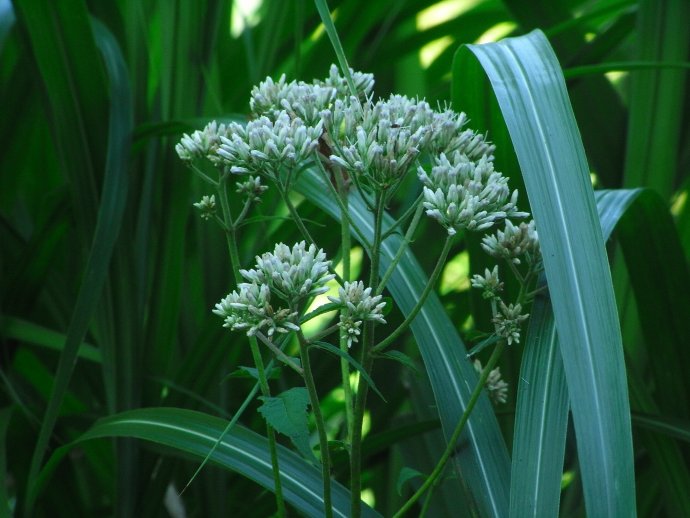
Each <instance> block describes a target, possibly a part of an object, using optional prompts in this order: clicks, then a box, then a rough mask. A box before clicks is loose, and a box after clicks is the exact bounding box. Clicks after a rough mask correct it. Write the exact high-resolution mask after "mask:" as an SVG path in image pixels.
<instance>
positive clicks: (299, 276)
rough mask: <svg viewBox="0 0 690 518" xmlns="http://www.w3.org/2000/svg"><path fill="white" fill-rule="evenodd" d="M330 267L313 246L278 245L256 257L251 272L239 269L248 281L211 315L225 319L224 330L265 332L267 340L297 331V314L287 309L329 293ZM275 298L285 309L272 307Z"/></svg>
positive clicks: (250, 333)
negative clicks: (275, 335) (276, 334)
mask: <svg viewBox="0 0 690 518" xmlns="http://www.w3.org/2000/svg"><path fill="white" fill-rule="evenodd" d="M330 264H331V262H330V261H326V254H325V253H324V252H323V250H317V249H316V247H315V246H314V245H311V246H309V248H307V247H306V244H305V242H304V241H302V242H301V243H297V244H296V245H294V246H293V247H292V249H290V247H288V246H287V245H285V244H283V243H279V244H277V245H276V247H275V250H274V251H273V252H272V253H271V252H267V253H265V254H263V255H262V256H257V258H256V265H255V268H254V269H251V270H240V274H241V275H242V276H243V277H244V278H245V279H246V280H247V281H249V282H245V283H240V284H239V285H238V286H237V290H235V291H233V292H232V293H230V294H229V295H228V296H226V297H225V298H224V299H223V300H221V301H220V302H219V303H218V304H216V307H215V309H214V310H213V312H214V313H215V314H216V315H220V316H221V317H223V318H224V319H225V323H224V324H223V325H224V327H229V328H230V329H232V330H234V331H237V330H246V331H247V335H249V336H252V335H254V334H256V333H257V332H258V331H263V330H264V329H265V330H266V332H267V335H268V336H269V337H271V336H273V334H274V333H276V332H277V333H287V332H290V331H299V329H300V328H299V325H298V324H297V318H298V314H297V312H296V311H294V310H293V309H290V308H296V306H297V305H298V304H299V302H300V301H301V300H303V299H304V298H306V297H309V296H313V295H318V294H320V293H324V292H325V291H327V290H328V288H327V287H326V286H325V284H326V283H327V282H328V281H330V280H331V279H333V277H334V275H332V274H329V273H328V268H329V266H330ZM274 295H275V296H276V297H278V298H279V299H282V302H283V303H284V304H285V305H287V306H288V307H287V308H285V307H274V305H273V304H272V303H271V297H272V296H274Z"/></svg>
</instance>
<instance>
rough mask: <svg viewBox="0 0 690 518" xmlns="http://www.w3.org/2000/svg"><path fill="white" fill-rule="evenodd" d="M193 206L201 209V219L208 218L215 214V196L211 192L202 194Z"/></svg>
mask: <svg viewBox="0 0 690 518" xmlns="http://www.w3.org/2000/svg"><path fill="white" fill-rule="evenodd" d="M194 206H195V207H196V208H197V209H199V210H200V211H201V219H206V220H209V219H211V218H212V217H213V216H214V215H215V214H216V197H215V196H214V195H213V194H212V195H211V196H202V197H201V201H199V202H198V203H195V204H194Z"/></svg>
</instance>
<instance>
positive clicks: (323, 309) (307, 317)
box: [299, 302, 341, 324]
mask: <svg viewBox="0 0 690 518" xmlns="http://www.w3.org/2000/svg"><path fill="white" fill-rule="evenodd" d="M340 307H341V304H340V303H335V302H331V303H329V304H323V305H322V306H319V307H318V308H316V309H315V310H314V311H310V312H309V313H307V314H306V315H304V316H303V317H302V318H300V319H299V323H300V324H304V323H305V322H309V321H310V320H311V319H312V318H315V317H318V316H319V315H323V314H324V313H328V312H330V311H336V310H337V309H340Z"/></svg>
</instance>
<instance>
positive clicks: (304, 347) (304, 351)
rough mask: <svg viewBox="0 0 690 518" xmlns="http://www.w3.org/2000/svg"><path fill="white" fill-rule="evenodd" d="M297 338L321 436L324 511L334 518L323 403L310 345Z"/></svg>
mask: <svg viewBox="0 0 690 518" xmlns="http://www.w3.org/2000/svg"><path fill="white" fill-rule="evenodd" d="M297 338H298V339H299V352H300V358H301V360H302V368H303V369H304V382H305V384H306V386H307V391H308V392H309V401H310V403H311V408H312V410H313V412H314V420H315V421H316V431H317V433H318V435H319V447H320V448H321V475H322V477H323V509H324V516H326V518H332V517H333V504H332V502H331V460H330V459H331V456H330V453H329V451H328V436H327V435H326V425H325V423H324V420H323V414H322V413H321V401H320V400H319V395H318V393H317V392H316V384H315V383H314V376H313V373H312V370H311V362H310V361H309V345H308V343H307V340H306V338H305V337H304V335H303V334H302V331H297Z"/></svg>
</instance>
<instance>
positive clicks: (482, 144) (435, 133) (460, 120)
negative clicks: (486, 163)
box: [429, 107, 496, 160]
mask: <svg viewBox="0 0 690 518" xmlns="http://www.w3.org/2000/svg"><path fill="white" fill-rule="evenodd" d="M466 124H467V115H465V114H464V113H463V112H460V113H458V112H455V111H453V110H451V109H450V108H448V107H446V108H445V109H444V110H443V111H440V112H434V116H433V121H432V123H431V127H432V137H431V139H430V146H429V152H430V153H431V154H432V155H433V156H437V155H439V154H441V153H445V154H446V155H449V156H450V155H453V153H455V152H458V153H461V154H463V155H465V156H466V157H467V158H469V159H470V160H479V159H480V158H481V157H483V156H485V155H486V156H487V157H488V158H489V160H493V152H494V149H495V147H496V146H494V145H493V144H491V143H490V142H487V141H486V139H485V138H484V136H483V135H480V134H478V133H477V132H475V131H474V130H471V129H464V130H463V128H464V127H465V125H466Z"/></svg>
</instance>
